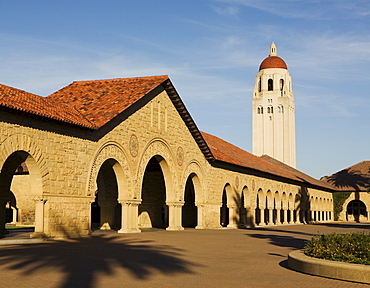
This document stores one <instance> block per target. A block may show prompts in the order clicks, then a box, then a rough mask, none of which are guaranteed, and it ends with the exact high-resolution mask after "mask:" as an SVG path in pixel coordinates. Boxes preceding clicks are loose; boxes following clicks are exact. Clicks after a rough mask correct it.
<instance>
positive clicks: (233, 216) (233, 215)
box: [227, 206, 238, 229]
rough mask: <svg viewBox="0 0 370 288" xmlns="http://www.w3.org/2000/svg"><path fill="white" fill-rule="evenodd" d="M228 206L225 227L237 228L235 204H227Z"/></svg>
mask: <svg viewBox="0 0 370 288" xmlns="http://www.w3.org/2000/svg"><path fill="white" fill-rule="evenodd" d="M227 208H229V224H228V225H227V228H234V229H236V228H238V224H237V221H236V217H237V213H236V211H235V210H236V208H237V207H236V206H227Z"/></svg>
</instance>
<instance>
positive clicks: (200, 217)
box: [195, 204, 205, 229]
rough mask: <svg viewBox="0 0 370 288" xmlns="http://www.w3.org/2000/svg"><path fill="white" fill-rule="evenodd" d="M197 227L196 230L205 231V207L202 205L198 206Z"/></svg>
mask: <svg viewBox="0 0 370 288" xmlns="http://www.w3.org/2000/svg"><path fill="white" fill-rule="evenodd" d="M196 206H197V226H196V227H195V229H205V228H204V224H203V210H204V206H203V205H202V204H197V205H196Z"/></svg>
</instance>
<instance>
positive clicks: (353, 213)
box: [346, 199, 368, 222]
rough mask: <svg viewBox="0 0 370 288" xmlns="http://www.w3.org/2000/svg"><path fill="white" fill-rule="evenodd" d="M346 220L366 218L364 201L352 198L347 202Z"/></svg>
mask: <svg viewBox="0 0 370 288" xmlns="http://www.w3.org/2000/svg"><path fill="white" fill-rule="evenodd" d="M346 218H347V221H356V222H361V220H362V221H366V220H368V219H367V209H366V205H365V203H364V202H362V201H361V200H357V199H355V200H352V201H350V202H349V203H348V204H347V208H346Z"/></svg>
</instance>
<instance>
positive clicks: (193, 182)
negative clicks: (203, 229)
mask: <svg viewBox="0 0 370 288" xmlns="http://www.w3.org/2000/svg"><path fill="white" fill-rule="evenodd" d="M199 186H200V184H199V178H198V176H197V175H196V174H195V173H192V174H190V175H189V177H188V179H187V181H186V185H185V189H184V205H183V206H182V217H181V218H182V227H190V228H195V227H196V226H197V224H198V223H197V222H198V221H197V220H198V217H197V216H198V214H197V212H198V211H197V207H196V205H195V202H196V195H197V193H196V192H197V189H196V187H197V188H199Z"/></svg>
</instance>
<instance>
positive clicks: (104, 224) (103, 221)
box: [98, 201, 117, 230]
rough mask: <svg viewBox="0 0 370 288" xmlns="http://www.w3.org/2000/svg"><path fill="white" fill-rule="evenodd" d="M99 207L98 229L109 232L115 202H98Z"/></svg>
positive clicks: (112, 220)
mask: <svg viewBox="0 0 370 288" xmlns="http://www.w3.org/2000/svg"><path fill="white" fill-rule="evenodd" d="M98 205H99V207H100V225H101V227H100V229H101V230H110V229H111V227H112V225H113V224H114V223H113V222H114V208H115V206H116V205H117V202H105V201H102V202H98Z"/></svg>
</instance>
